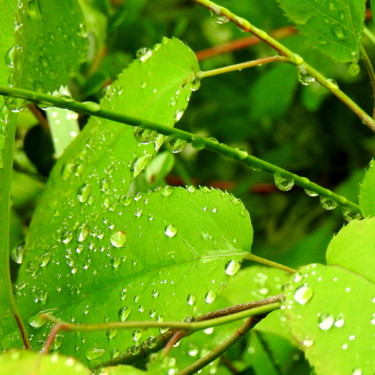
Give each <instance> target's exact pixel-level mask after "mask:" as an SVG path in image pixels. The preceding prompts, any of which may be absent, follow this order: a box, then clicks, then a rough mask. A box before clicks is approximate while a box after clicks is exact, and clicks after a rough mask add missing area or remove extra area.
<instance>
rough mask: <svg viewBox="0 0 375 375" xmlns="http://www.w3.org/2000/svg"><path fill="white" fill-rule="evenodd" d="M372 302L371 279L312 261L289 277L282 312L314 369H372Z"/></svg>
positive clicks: (320, 371)
mask: <svg viewBox="0 0 375 375" xmlns="http://www.w3.org/2000/svg"><path fill="white" fill-rule="evenodd" d="M374 303H375V285H374V283H372V282H370V281H368V280H366V279H365V278H363V277H362V276H361V275H359V274H356V273H353V272H351V271H348V270H346V269H344V268H342V267H341V266H340V267H339V266H323V265H320V264H311V265H308V266H305V267H302V268H301V269H300V270H299V271H298V273H296V274H295V275H294V276H293V277H292V279H291V281H290V283H289V284H288V286H287V288H286V290H285V301H284V303H283V309H284V313H285V315H286V317H287V318H288V322H289V325H290V328H291V330H292V333H293V335H294V337H295V338H296V340H297V341H298V342H299V344H300V346H301V348H302V349H303V350H304V351H305V354H306V357H307V359H308V360H309V362H310V364H311V365H312V366H313V367H314V370H315V372H316V374H317V375H326V374H327V375H328V374H329V375H332V374H337V375H339V374H340V375H342V374H350V375H353V374H367V373H371V371H373V369H374V366H375V360H374V356H373V354H372V353H374V350H375V343H374V334H375V316H374Z"/></svg>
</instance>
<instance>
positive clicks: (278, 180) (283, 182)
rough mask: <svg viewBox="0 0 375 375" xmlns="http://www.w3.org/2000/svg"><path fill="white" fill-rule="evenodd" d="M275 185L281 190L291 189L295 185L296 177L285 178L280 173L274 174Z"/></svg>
mask: <svg viewBox="0 0 375 375" xmlns="http://www.w3.org/2000/svg"><path fill="white" fill-rule="evenodd" d="M273 178H274V181H275V185H276V187H277V188H278V189H280V190H281V191H289V190H290V189H291V188H292V187H293V186H294V179H293V178H292V179H290V178H285V177H283V176H281V175H280V174H279V173H275V174H274V175H273Z"/></svg>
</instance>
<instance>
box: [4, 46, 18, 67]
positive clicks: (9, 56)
mask: <svg viewBox="0 0 375 375" xmlns="http://www.w3.org/2000/svg"><path fill="white" fill-rule="evenodd" d="M15 52H16V47H14V46H13V47H11V48H10V49H9V50H8V52H7V53H6V54H5V57H4V61H5V64H6V66H7V67H8V68H11V69H12V68H14V56H15Z"/></svg>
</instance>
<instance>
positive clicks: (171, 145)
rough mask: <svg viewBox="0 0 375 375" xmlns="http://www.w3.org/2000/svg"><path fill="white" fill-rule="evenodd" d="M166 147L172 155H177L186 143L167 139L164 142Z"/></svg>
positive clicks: (176, 139)
mask: <svg viewBox="0 0 375 375" xmlns="http://www.w3.org/2000/svg"><path fill="white" fill-rule="evenodd" d="M166 146H167V148H168V150H169V151H171V152H172V153H174V154H177V153H178V152H181V151H182V150H183V149H184V147H185V146H186V141H185V140H183V139H178V138H173V137H168V138H167V141H166Z"/></svg>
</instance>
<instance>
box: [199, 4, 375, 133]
mask: <svg viewBox="0 0 375 375" xmlns="http://www.w3.org/2000/svg"><path fill="white" fill-rule="evenodd" d="M193 1H195V2H196V3H198V4H201V5H203V6H204V7H206V8H208V9H210V10H211V11H212V12H214V13H215V14H217V15H220V16H222V17H225V18H227V19H228V20H229V21H231V22H233V23H234V24H235V25H237V26H238V27H239V28H240V29H241V30H243V31H246V32H249V33H251V34H253V35H255V36H256V37H258V38H259V39H261V40H262V41H263V42H264V43H266V44H268V45H269V46H270V47H272V48H273V49H274V50H276V51H277V52H278V53H279V54H280V55H282V56H285V57H287V58H288V59H289V60H290V62H291V63H293V64H294V65H296V67H297V68H298V69H300V70H303V72H304V73H305V74H307V75H309V76H311V77H312V78H314V79H315V80H316V81H317V82H319V83H320V84H321V85H322V86H324V87H325V88H326V89H327V90H328V91H330V92H331V93H332V94H333V95H335V96H336V97H337V98H338V99H339V100H341V101H342V102H343V103H344V104H345V105H346V106H347V107H348V108H349V109H350V110H351V111H352V112H354V113H355V114H356V115H357V116H358V117H359V118H360V120H361V121H362V122H363V123H364V124H365V125H367V126H368V127H369V128H370V129H371V130H372V131H374V132H375V120H374V119H373V118H372V117H371V116H369V115H368V114H367V113H366V112H365V111H364V110H363V109H362V108H361V107H360V106H359V105H358V104H357V103H355V102H354V101H353V100H352V99H351V98H349V96H347V95H346V94H345V93H344V92H343V91H341V90H340V89H339V87H338V85H337V83H335V82H333V81H332V80H331V79H329V78H326V77H325V76H324V75H323V74H321V73H320V72H318V71H317V70H316V69H314V68H313V67H312V66H311V65H309V64H307V63H306V62H305V61H304V60H303V58H302V57H301V56H299V55H297V54H296V53H294V52H292V51H291V50H290V49H289V48H287V47H285V46H284V45H283V44H281V43H280V42H278V41H277V40H276V39H274V38H272V37H271V36H270V35H269V34H267V33H266V32H265V31H264V30H261V29H258V28H257V27H255V26H254V25H252V24H251V23H250V22H249V21H247V20H245V19H244V18H241V17H239V16H237V15H235V14H234V13H232V12H231V11H230V10H228V9H227V8H224V7H221V6H219V5H217V4H215V3H213V2H212V1H210V0H193Z"/></svg>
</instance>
